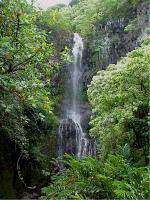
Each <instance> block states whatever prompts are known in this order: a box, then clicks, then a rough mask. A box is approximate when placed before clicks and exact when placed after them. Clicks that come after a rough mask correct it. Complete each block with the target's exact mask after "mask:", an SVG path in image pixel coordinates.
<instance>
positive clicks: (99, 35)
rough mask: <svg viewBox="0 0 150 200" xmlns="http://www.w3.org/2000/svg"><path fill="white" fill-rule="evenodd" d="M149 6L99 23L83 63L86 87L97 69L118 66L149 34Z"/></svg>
mask: <svg viewBox="0 0 150 200" xmlns="http://www.w3.org/2000/svg"><path fill="white" fill-rule="evenodd" d="M149 16H150V5H149V3H148V1H147V2H144V3H141V4H140V6H138V8H136V9H134V10H132V12H131V11H130V10H128V13H126V15H125V16H122V17H120V18H118V19H112V20H109V21H106V22H105V23H103V24H99V23H98V22H97V24H96V27H97V29H96V32H95V33H94V34H93V36H92V37H91V38H89V39H88V40H87V41H86V48H85V52H84V56H83V58H84V63H85V65H86V66H87V70H86V71H85V73H84V83H85V86H86V85H87V84H88V83H89V82H90V81H91V78H92V77H93V75H94V74H95V73H96V72H97V71H98V70H103V69H105V68H106V67H107V66H108V65H109V64H115V63H116V62H117V60H118V59H119V58H120V57H123V56H125V55H126V54H127V53H128V52H130V51H132V50H133V49H135V48H136V47H137V46H139V44H140V43H141V42H142V40H143V39H144V38H145V37H147V35H148V34H149V33H150V30H149V28H148V27H150V17H149Z"/></svg>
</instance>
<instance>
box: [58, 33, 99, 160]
mask: <svg viewBox="0 0 150 200" xmlns="http://www.w3.org/2000/svg"><path fill="white" fill-rule="evenodd" d="M83 50H84V45H83V40H82V38H81V37H80V36H79V34H77V33H74V44H73V49H72V55H73V64H72V65H71V66H69V68H68V72H69V73H68V74H69V77H68V78H67V81H66V88H65V96H66V99H65V105H63V109H64V113H63V117H62V119H61V120H60V126H59V130H58V157H60V158H62V157H63V155H64V153H71V154H74V155H77V156H78V157H81V156H85V155H95V154H96V150H95V141H94V140H92V139H89V137H88V136H87V134H86V133H84V131H83V129H82V126H81V118H82V115H81V112H80V96H81V89H82V75H83V65H82V53H83Z"/></svg>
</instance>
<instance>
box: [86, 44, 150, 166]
mask: <svg viewBox="0 0 150 200" xmlns="http://www.w3.org/2000/svg"><path fill="white" fill-rule="evenodd" d="M149 55H150V45H149V43H148V42H147V45H146V46H145V45H143V46H142V47H141V48H138V49H136V50H134V51H132V52H131V53H129V54H128V56H127V57H126V58H124V59H122V60H121V61H120V62H118V63H117V65H110V66H109V67H108V68H107V70H105V71H99V72H98V73H97V76H94V77H93V80H92V82H91V85H89V88H88V96H89V99H90V102H91V105H92V107H93V113H94V115H93V117H92V119H91V126H92V128H91V131H90V132H91V135H92V136H94V137H96V138H97V141H98V150H99V153H100V154H101V155H102V156H104V157H105V156H106V155H107V154H108V153H110V152H112V153H115V152H118V151H119V149H118V144H119V145H121V146H122V147H123V146H124V145H125V144H126V143H128V144H129V145H130V146H131V147H132V154H133V155H130V156H131V157H132V159H133V160H134V159H135V160H136V159H141V158H140V157H143V156H144V157H145V162H146V163H148V96H149V81H148V73H149V68H150V57H149ZM114 138H115V139H114ZM110 141H111V143H110ZM136 149H139V151H138V153H137V152H134V151H136ZM133 152H134V153H135V154H134V153H133ZM138 154H140V156H139V157H138ZM141 154H142V155H141ZM134 156H135V157H136V156H137V157H138V158H135V157H134Z"/></svg>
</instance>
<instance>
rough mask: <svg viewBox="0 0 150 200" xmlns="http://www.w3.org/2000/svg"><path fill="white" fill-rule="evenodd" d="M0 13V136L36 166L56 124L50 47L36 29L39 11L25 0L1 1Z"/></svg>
mask: <svg viewBox="0 0 150 200" xmlns="http://www.w3.org/2000/svg"><path fill="white" fill-rule="evenodd" d="M0 9H1V12H0V26H1V31H0V54H1V55H0V91H1V97H0V114H1V119H0V124H1V128H0V130H1V134H4V135H5V137H7V138H8V139H9V140H10V141H12V142H14V144H15V145H16V148H17V151H18V152H22V153H23V154H25V155H26V156H29V155H30V157H32V158H33V159H35V160H36V161H37V162H39V163H41V164H42V163H45V160H46V159H47V157H44V155H43V153H42V152H41V151H42V149H43V147H42V143H43V144H45V143H44V142H45V140H44V138H45V137H46V136H47V135H50V134H51V135H52V137H53V134H54V130H55V128H56V124H57V119H56V117H55V115H54V113H53V107H54V106H53V105H54V102H53V97H52V95H51V93H50V81H51V77H52V75H53V72H54V71H55V70H56V68H57V65H55V64H54V63H53V62H52V61H50V56H51V54H52V52H54V49H53V46H52V44H51V43H48V42H47V35H46V31H45V30H39V28H38V27H37V25H36V20H37V17H39V12H38V11H36V10H35V9H34V8H33V7H32V6H31V5H29V4H28V3H27V2H26V0H20V1H16V0H11V1H10V0H2V1H0ZM52 137H51V138H52ZM52 143H53V142H52ZM45 145H46V144H45ZM52 154H53V153H52ZM17 156H18V155H17ZM52 156H54V154H53V155H52Z"/></svg>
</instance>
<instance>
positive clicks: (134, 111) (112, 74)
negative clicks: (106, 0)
mask: <svg viewBox="0 0 150 200" xmlns="http://www.w3.org/2000/svg"><path fill="white" fill-rule="evenodd" d="M149 55H150V41H149V40H147V41H145V44H143V46H142V47H141V48H138V49H137V50H134V51H133V52H131V53H129V54H128V56H127V57H126V58H124V59H123V60H121V61H120V62H119V63H117V65H110V66H109V67H108V68H107V70H105V71H99V72H98V74H97V76H95V77H94V78H93V81H92V83H91V85H90V86H89V89H88V94H89V99H90V101H91V104H92V106H93V114H94V115H93V117H92V120H91V126H92V128H91V135H92V136H94V137H95V138H96V141H97V150H98V157H99V158H98V159H95V158H90V157H85V158H81V159H79V160H76V159H74V158H72V157H68V156H67V160H66V161H65V164H67V166H69V167H67V169H66V170H65V171H64V172H62V173H61V174H60V175H57V176H54V177H53V180H54V184H53V185H50V186H49V187H47V188H44V189H43V191H44V192H45V193H46V194H47V195H48V197H49V198H50V199H51V198H56V199H64V198H75V199H104V198H111V199H116V198H117V199H147V198H148V191H149V178H148V167H146V165H147V164H148V163H149V162H148V156H149V155H148V153H149V152H148V150H149V148H148V145H149V137H148V131H149V129H148V94H149V81H148V75H149V69H150V57H149ZM68 168H69V169H68Z"/></svg>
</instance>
